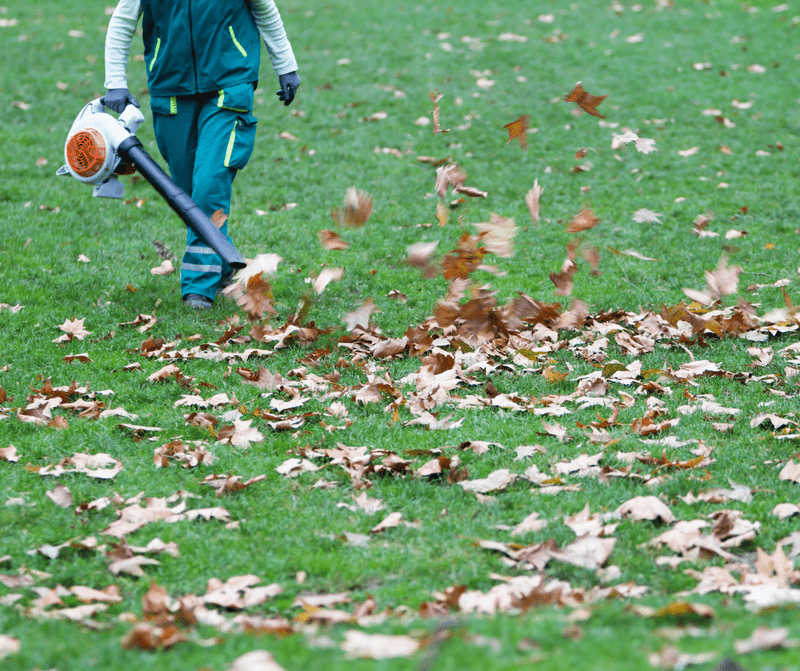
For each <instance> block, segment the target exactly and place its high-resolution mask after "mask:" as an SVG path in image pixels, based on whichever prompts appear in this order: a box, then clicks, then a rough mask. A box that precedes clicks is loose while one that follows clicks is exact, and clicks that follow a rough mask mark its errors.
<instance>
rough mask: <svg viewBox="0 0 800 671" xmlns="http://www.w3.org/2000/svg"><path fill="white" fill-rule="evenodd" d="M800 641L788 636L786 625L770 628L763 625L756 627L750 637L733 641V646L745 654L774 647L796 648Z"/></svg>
mask: <svg viewBox="0 0 800 671" xmlns="http://www.w3.org/2000/svg"><path fill="white" fill-rule="evenodd" d="M798 645H800V641H798V640H797V639H796V638H789V628H788V627H777V628H775V629H770V628H769V627H765V626H763V625H761V626H759V627H757V628H756V629H755V630H754V631H753V633H752V635H751V636H750V638H748V639H745V640H737V641H734V642H733V647H734V648H735V649H736V652H738V653H739V654H740V655H746V654H749V653H751V652H756V651H757V650H773V649H775V648H796V647H797V646H798Z"/></svg>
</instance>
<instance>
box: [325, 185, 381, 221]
mask: <svg viewBox="0 0 800 671" xmlns="http://www.w3.org/2000/svg"><path fill="white" fill-rule="evenodd" d="M371 215H372V196H370V195H369V194H367V193H364V192H363V191H359V190H358V189H356V188H355V187H350V188H349V189H347V193H346V194H345V197H344V205H343V206H342V207H340V208H339V207H337V208H334V209H333V210H331V219H333V221H335V222H336V223H338V224H342V225H343V226H349V227H351V228H358V227H360V226H363V225H364V224H365V223H367V220H368V219H369V218H370V216H371Z"/></svg>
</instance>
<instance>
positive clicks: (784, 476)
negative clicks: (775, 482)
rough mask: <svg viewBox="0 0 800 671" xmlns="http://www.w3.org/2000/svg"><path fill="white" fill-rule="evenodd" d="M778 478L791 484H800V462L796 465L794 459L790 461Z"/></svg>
mask: <svg viewBox="0 0 800 671" xmlns="http://www.w3.org/2000/svg"><path fill="white" fill-rule="evenodd" d="M778 478H779V479H780V480H788V481H789V482H797V483H798V484H800V461H798V462H797V463H794V459H789V461H788V462H786V465H785V466H784V467H783V468H782V469H781V472H780V473H779V474H778Z"/></svg>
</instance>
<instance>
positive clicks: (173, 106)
mask: <svg viewBox="0 0 800 671" xmlns="http://www.w3.org/2000/svg"><path fill="white" fill-rule="evenodd" d="M169 113H170V114H177V113H178V98H177V96H172V97H171V98H170V99H169Z"/></svg>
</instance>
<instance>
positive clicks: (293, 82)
mask: <svg viewBox="0 0 800 671" xmlns="http://www.w3.org/2000/svg"><path fill="white" fill-rule="evenodd" d="M278 82H279V83H280V85H281V90H280V91H278V92H277V93H276V95H277V96H278V98H280V99H281V100H283V104H284V105H288V104H290V103H291V102H292V100H294V94H295V93H296V92H297V87H298V86H300V77H298V76H297V73H296V72H287V73H286V74H285V75H278Z"/></svg>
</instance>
